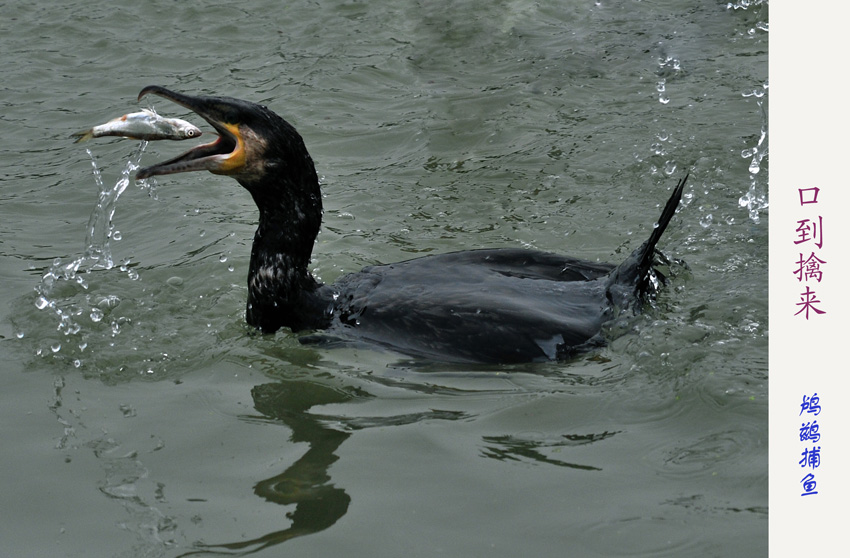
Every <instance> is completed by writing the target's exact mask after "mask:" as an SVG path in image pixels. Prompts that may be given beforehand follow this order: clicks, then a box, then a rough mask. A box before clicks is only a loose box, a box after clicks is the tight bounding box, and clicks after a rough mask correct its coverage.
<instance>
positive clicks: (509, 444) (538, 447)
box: [481, 431, 619, 471]
mask: <svg viewBox="0 0 850 558" xmlns="http://www.w3.org/2000/svg"><path fill="white" fill-rule="evenodd" d="M615 434H619V432H607V431H606V432H602V433H599V434H564V435H563V436H562V437H561V438H558V439H554V440H536V439H527V438H523V437H521V436H512V435H505V436H484V442H485V443H487V444H489V445H488V446H487V447H486V448H485V450H484V451H482V452H481V453H482V455H483V456H484V457H491V458H493V459H496V460H498V461H504V460H515V461H520V460H523V459H526V460H531V461H534V462H537V463H546V464H549V465H557V466H559V467H570V468H572V469H580V470H583V471H601V470H602V469H603V468H602V467H601V466H600V467H594V466H592V465H581V464H578V463H569V462H567V461H564V460H562V459H555V458H553V457H549V456H547V455H546V453H545V452H546V451H552V450H555V451H557V450H560V449H561V448H565V447H570V446H581V445H585V444H592V443H594V442H598V441H601V440H604V439H606V438H610V437H611V436H614V435H615Z"/></svg>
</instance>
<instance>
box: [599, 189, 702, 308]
mask: <svg viewBox="0 0 850 558" xmlns="http://www.w3.org/2000/svg"><path fill="white" fill-rule="evenodd" d="M688 176H690V173H688V174H686V175H685V177H684V178H682V179H681V180H679V183H678V184H676V187H675V188H674V189H673V193H672V194H671V196H670V199H668V200H667V204H666V205H665V206H664V210H663V211H662V212H661V217H659V218H658V222H656V223H655V226H654V227H653V229H652V234H650V235H649V238H648V239H647V240H646V242H644V243H643V244H641V245H640V247H639V248H638V249H637V250H635V251H634V252H632V253H631V254H630V255H629V257H628V258H626V260H625V261H624V262H623V263H621V264H620V265H619V266H617V268H616V269H615V270H614V271H612V272H611V275H610V278H609V280H608V298H609V299H610V300H611V302H613V303H614V304H616V305H618V306H620V307H623V306H625V305H627V304H628V302H630V301H631V300H632V299H633V298H634V297H638V298H640V297H643V296H644V295H645V294H646V293H647V291H648V290H649V285H650V283H651V273H652V263H653V261H654V256H655V245H656V244H658V241H659V240H660V239H661V235H663V234H664V230H665V229H666V228H667V225H668V224H670V220H671V219H672V218H673V215H675V214H676V208H678V207H679V202H680V201H681V199H682V192H683V191H684V188H685V182H687V180H688Z"/></svg>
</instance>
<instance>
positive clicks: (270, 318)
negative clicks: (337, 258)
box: [246, 182, 324, 333]
mask: <svg viewBox="0 0 850 558" xmlns="http://www.w3.org/2000/svg"><path fill="white" fill-rule="evenodd" d="M288 186H289V185H288ZM311 186H314V187H310V188H303V185H302V188H296V187H290V188H276V189H275V190H273V192H275V193H277V194H278V195H277V196H276V197H275V199H269V198H264V197H263V195H268V192H269V191H270V190H269V189H268V188H262V189H252V188H248V190H249V191H250V192H251V193H252V195H253V196H254V200H255V202H257V206H258V208H259V209H260V222H259V226H258V228H257V232H256V233H255V234H254V244H253V247H252V249H251V263H250V268H249V272H248V306H247V315H246V318H247V321H248V323H249V324H251V325H253V326H254V327H256V328H258V329H260V330H262V331H263V332H264V333H271V332H274V331H276V330H278V329H280V328H281V327H289V328H291V329H293V330H295V331H297V330H300V329H312V328H318V327H321V326H322V320H323V319H324V316H323V312H322V311H321V310H320V309H319V307H320V306H321V301H320V300H318V291H319V287H320V284H319V283H318V282H317V281H316V279H315V278H314V277H313V275H312V274H311V273H310V270H309V264H310V256H311V253H312V250H313V243H314V242H315V240H316V236H317V235H318V233H319V227H320V225H321V220H322V202H321V195H320V192H319V187H318V182H316V183H315V184H314V185H311Z"/></svg>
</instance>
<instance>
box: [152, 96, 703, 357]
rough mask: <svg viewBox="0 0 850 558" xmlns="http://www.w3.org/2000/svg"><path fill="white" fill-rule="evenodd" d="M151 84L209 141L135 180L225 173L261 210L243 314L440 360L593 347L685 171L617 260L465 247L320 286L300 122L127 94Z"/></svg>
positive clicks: (641, 286) (638, 274) (213, 103)
mask: <svg viewBox="0 0 850 558" xmlns="http://www.w3.org/2000/svg"><path fill="white" fill-rule="evenodd" d="M149 93H152V94H156V95H159V96H161V97H164V98H166V99H169V100H171V101H173V102H176V103H178V104H180V105H182V106H184V107H187V108H189V109H190V110H192V111H194V112H195V113H197V114H198V115H199V116H201V117H202V118H204V119H205V120H206V121H207V122H209V123H210V125H212V126H213V127H214V128H215V129H216V131H217V132H218V133H219V136H220V137H219V138H218V139H217V140H216V141H215V142H213V143H209V144H204V145H201V146H198V147H196V148H194V149H192V150H190V151H188V152H187V153H184V154H183V155H180V156H178V157H176V158H174V159H171V160H170V161H166V162H164V163H160V164H157V165H153V166H150V167H146V168H144V169H141V170H140V171H139V172H138V174H137V178H139V179H143V178H147V177H150V176H155V175H163V174H172V173H178V172H188V171H195V170H208V171H210V172H213V173H215V174H224V175H228V176H231V177H233V178H235V179H236V180H237V181H238V182H239V183H240V184H241V185H242V186H243V187H244V188H245V189H246V190H248V192H249V193H250V194H251V196H252V197H253V199H254V202H255V203H256V205H257V208H258V209H259V225H258V228H257V232H256V234H255V236H254V243H253V247H252V250H251V263H250V268H249V271H248V303H247V310H246V319H247V321H248V323H249V324H251V325H253V326H255V327H256V328H258V329H260V330H261V331H263V332H265V333H272V332H274V331H277V330H278V329H280V328H283V327H286V328H290V329H291V330H293V331H305V330H307V331H312V330H322V332H323V333H322V336H321V337H320V338H323V339H328V338H334V339H341V340H344V341H357V342H364V341H365V342H369V343H372V344H376V345H380V346H383V347H387V348H390V349H393V350H396V351H399V352H402V353H405V354H409V355H414V356H421V357H426V358H429V359H435V360H442V361H456V362H525V361H533V360H546V359H562V358H567V357H569V356H570V355H573V354H575V353H576V352H579V351H582V350H585V349H587V348H589V347H593V346H596V345H599V344H601V343H602V342H603V339H602V337H601V335H600V334H601V330H602V326H603V324H605V323H606V322H608V321H609V320H611V319H612V318H613V317H614V315H615V312H616V311H617V310H618V309H622V308H626V307H630V306H633V305H636V304H637V305H639V304H640V302H642V301H643V299H644V298H645V296H646V295H647V294H648V293H649V292H651V290H652V283H653V282H654V278H655V271H654V270H653V267H652V266H653V260H654V255H655V247H656V244H657V243H658V241H659V239H660V238H661V235H662V234H663V232H664V229H665V228H666V227H667V225H668V223H669V222H670V220H671V219H672V217H673V215H674V213H675V211H676V208H677V207H678V204H679V201H680V199H681V196H682V191H683V188H684V185H685V181H686V180H687V177H685V178H683V179H682V180H680V181H679V183H678V184H677V186H676V188H675V189H674V190H673V193H672V195H671V196H670V199H669V200H668V202H667V204H666V206H665V208H664V210H663V212H662V214H661V217H660V218H659V221H658V222H657V223H656V226H655V227H654V228H653V231H652V233H651V234H650V237H649V239H648V240H647V241H646V242H644V243H643V244H642V245H641V246H640V247H639V248H638V249H636V250H635V251H634V252H632V253H631V254H630V255H629V256H628V257H627V258H626V260H625V261H624V262H623V263H621V264H620V265H613V264H606V263H596V262H589V261H583V260H579V259H575V258H570V257H567V256H561V255H558V254H552V253H547V252H540V251H534V250H519V249H493V250H470V251H464V252H454V253H448V254H442V255H434V256H426V257H422V258H417V259H413V260H409V261H405V262H400V263H396V264H390V265H377V266H371V267H367V268H365V269H363V270H362V271H360V272H357V273H352V274H349V275H345V276H343V277H341V278H339V279H338V280H337V281H336V282H335V283H333V284H331V285H324V284H320V283H319V282H318V281H317V280H316V279H315V278H314V277H313V276H312V274H311V273H310V271H309V268H308V266H309V263H310V257H311V253H312V249H313V244H314V242H315V239H316V235H317V234H318V232H319V227H320V225H321V217H322V203H321V193H320V189H319V181H318V177H317V175H316V171H315V168H314V165H313V161H312V159H311V157H310V155H309V153H308V152H307V148H306V147H305V145H304V142H303V140H302V138H301V136H300V135H299V134H298V132H297V131H296V130H295V129H294V128H293V127H292V126H291V125H290V124H289V123H288V122H286V121H285V120H284V119H282V118H281V117H279V116H278V115H277V114H275V113H274V112H272V111H270V110H269V109H268V108H266V107H264V106H261V105H257V104H254V103H250V102H247V101H243V100H239V99H233V98H229V97H195V96H189V95H184V94H181V93H177V92H174V91H170V90H167V89H164V88H162V87H158V86H150V87H146V88H145V89H143V90H142V92H141V93H140V94H139V97H140V98H141V97H142V96H144V95H146V94H149ZM309 338H310V339H314V340H315V339H317V337H316V336H312V337H309Z"/></svg>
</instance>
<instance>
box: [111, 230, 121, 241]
mask: <svg viewBox="0 0 850 558" xmlns="http://www.w3.org/2000/svg"><path fill="white" fill-rule="evenodd" d="M121 238H122V237H121V231H112V240H121Z"/></svg>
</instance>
